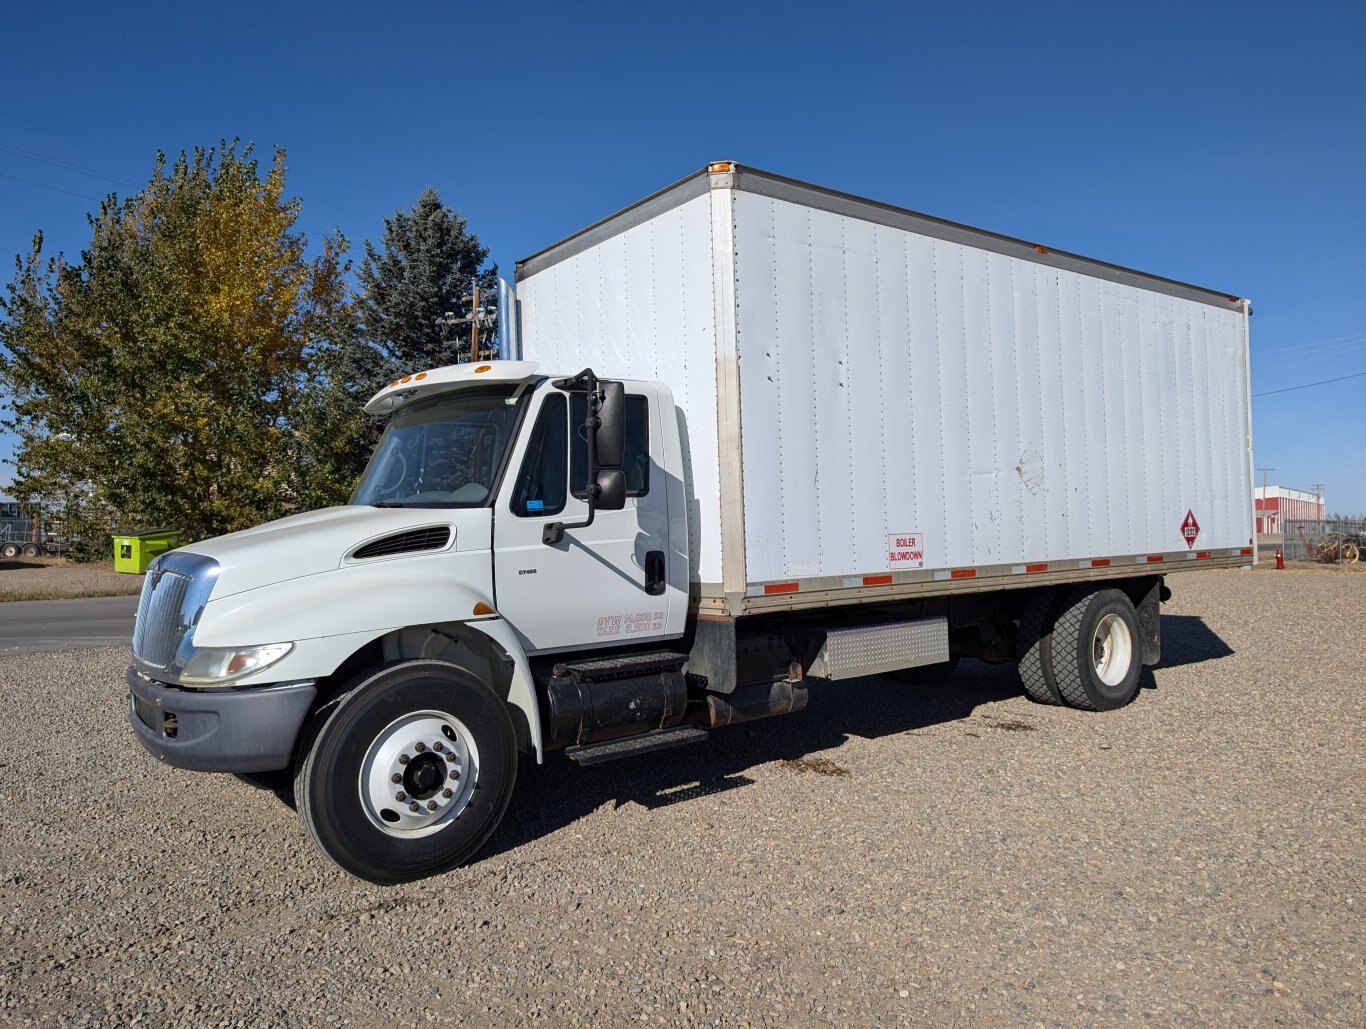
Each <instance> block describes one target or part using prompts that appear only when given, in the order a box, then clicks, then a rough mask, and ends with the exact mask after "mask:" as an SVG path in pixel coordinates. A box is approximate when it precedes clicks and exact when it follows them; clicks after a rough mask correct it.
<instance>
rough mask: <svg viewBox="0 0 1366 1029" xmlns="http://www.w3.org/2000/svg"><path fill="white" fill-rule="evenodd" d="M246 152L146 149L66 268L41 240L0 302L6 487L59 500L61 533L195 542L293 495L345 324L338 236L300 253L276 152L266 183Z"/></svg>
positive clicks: (249, 521) (300, 238) (302, 242)
mask: <svg viewBox="0 0 1366 1029" xmlns="http://www.w3.org/2000/svg"><path fill="white" fill-rule="evenodd" d="M252 152H253V148H252V146H251V145H247V146H246V147H245V148H242V149H240V151H239V146H238V144H237V142H236V141H234V142H232V143H225V144H222V145H220V146H219V147H218V148H212V149H197V150H195V152H194V153H193V154H184V153H182V154H181V155H180V157H179V158H178V159H177V160H175V161H174V162H171V163H168V162H167V160H166V158H165V157H164V156H163V155H160V154H159V155H158V156H157V160H156V164H155V167H154V170H153V174H152V178H151V181H150V182H149V183H148V184H147V186H146V187H144V188H143V189H142V190H140V191H139V192H138V193H137V194H136V195H134V196H132V197H129V198H127V199H124V200H122V201H120V200H119V198H118V197H117V196H114V195H110V196H109V197H107V198H106V199H105V200H104V201H103V202H102V203H101V205H100V208H99V212H98V213H97V214H96V215H94V216H92V217H91V218H90V224H91V230H92V232H91V235H92V238H91V242H90V244H89V246H88V248H87V249H85V250H84V251H83V252H82V254H81V260H80V263H79V264H74V265H73V264H68V263H66V262H65V261H64V260H63V259H62V257H61V256H60V255H58V256H57V257H55V258H51V259H48V258H45V257H44V255H43V241H42V237H41V236H38V237H36V238H35V240H34V244H33V247H32V250H31V252H30V253H29V254H28V255H27V256H26V257H22V258H20V259H19V260H18V262H17V264H18V267H17V271H16V275H15V278H14V280H13V281H12V282H11V283H10V286H9V288H8V291H7V293H6V295H5V297H4V298H3V300H0V344H3V347H4V352H3V353H0V384H2V385H3V386H4V387H6V388H7V390H8V392H9V394H10V397H9V399H10V404H11V416H10V418H9V420H8V421H7V423H6V424H7V426H8V427H9V428H10V429H12V430H13V431H14V432H15V433H16V434H17V435H18V440H19V445H18V448H17V451H16V459H15V465H16V469H17V475H16V477H15V482H14V492H15V494H16V497H17V498H18V499H20V500H38V499H47V500H49V501H51V500H53V499H54V498H57V499H60V500H61V501H63V502H65V504H66V506H67V512H68V520H69V524H70V525H71V528H72V531H73V532H83V533H84V534H86V535H87V537H88V538H99V537H101V536H102V534H103V533H104V532H106V531H107V530H108V529H109V528H120V529H122V528H129V527H134V526H143V527H145V526H149V525H152V524H153V523H155V524H157V525H166V526H171V527H176V528H180V529H182V530H183V531H184V532H185V533H186V534H187V536H188V538H190V539H198V538H203V537H205V536H211V535H215V534H218V533H221V532H227V531H232V530H236V529H241V528H246V527H248V526H250V525H254V524H256V523H257V522H260V521H261V520H263V519H265V518H270V517H274V516H276V515H278V514H280V513H282V512H283V511H284V510H285V509H286V507H287V506H288V505H289V504H290V503H291V502H292V499H293V498H292V494H291V486H292V484H293V483H294V482H295V481H296V479H297V473H296V470H295V468H294V464H295V462H296V461H297V460H298V454H299V446H298V443H297V440H296V438H295V435H294V429H293V426H292V424H291V415H292V414H293V412H294V408H295V406H296V404H297V402H298V399H299V396H300V394H301V391H302V390H303V388H304V386H305V384H306V381H307V376H308V373H309V371H310V369H311V368H312V367H313V365H315V364H316V363H318V362H319V361H320V360H321V359H322V356H321V355H323V354H325V353H326V352H327V351H328V350H329V349H331V348H332V346H333V344H332V340H331V338H330V336H331V334H332V332H333V331H334V330H335V328H336V326H337V324H338V323H339V322H340V321H343V320H344V318H345V307H346V291H345V285H344V282H343V279H342V276H343V274H344V273H345V271H346V268H345V265H344V263H343V262H344V255H345V251H346V242H345V240H344V239H342V238H341V237H340V236H339V235H335V234H334V235H329V236H328V237H326V238H325V239H324V241H323V243H322V247H321V253H320V254H319V255H317V256H316V257H314V258H312V259H310V258H309V257H308V256H307V254H306V249H307V241H306V239H305V237H304V235H303V233H302V232H300V231H299V230H298V229H297V228H296V226H295V222H296V219H297V217H298V212H299V208H300V201H299V200H297V199H290V198H287V197H286V196H285V155H284V151H283V150H278V149H277V150H276V151H275V152H274V155H273V160H272V161H271V164H270V166H269V168H268V169H264V174H263V169H262V168H260V167H259V166H258V163H257V161H256V160H255V159H254V158H253V156H252ZM105 542H107V540H105ZM102 545H103V544H102V543H101V546H102Z"/></svg>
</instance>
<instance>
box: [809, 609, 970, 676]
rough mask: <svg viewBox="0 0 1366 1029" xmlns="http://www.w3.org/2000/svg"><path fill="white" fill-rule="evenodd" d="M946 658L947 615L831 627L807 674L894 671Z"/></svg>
mask: <svg viewBox="0 0 1366 1029" xmlns="http://www.w3.org/2000/svg"><path fill="white" fill-rule="evenodd" d="M948 659H949V622H948V619H947V618H919V619H916V620H915V621H912V622H892V623H889V624H885V625H865V626H859V627H857V628H853V629H834V630H832V631H831V632H829V633H827V634H826V637H825V646H823V647H821V650H820V653H819V654H817V655H816V660H815V661H814V662H812V664H811V667H810V668H809V669H808V674H810V675H815V676H819V677H821V678H825V679H853V678H856V677H857V676H860V675H877V674H878V673H880V672H894V671H896V670H897V669H899V668H916V667H918V666H920V665H937V664H941V663H943V662H945V661H947V660H948Z"/></svg>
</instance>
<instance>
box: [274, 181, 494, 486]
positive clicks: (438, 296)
mask: <svg viewBox="0 0 1366 1029" xmlns="http://www.w3.org/2000/svg"><path fill="white" fill-rule="evenodd" d="M487 259H488V248H487V247H485V246H482V245H481V244H480V242H479V239H478V237H476V236H475V235H474V234H473V233H471V232H470V231H469V229H468V227H467V226H466V223H465V219H464V218H462V217H461V216H460V215H459V214H457V213H455V212H454V211H452V210H451V209H450V208H449V207H447V206H446V205H445V204H444V203H442V201H441V197H440V196H439V195H438V193H437V191H436V190H435V189H432V188H428V189H426V190H424V191H423V192H422V195H421V196H419V197H418V199H417V203H415V204H414V205H413V207H412V208H411V209H410V210H408V211H395V212H394V214H393V215H392V216H391V217H388V218H385V219H384V233H383V236H382V237H381V240H380V245H379V246H378V247H377V246H375V244H373V243H371V242H370V241H369V240H367V241H366V243H365V257H364V259H363V260H362V262H361V264H360V267H359V268H358V269H357V273H356V278H357V279H358V280H359V286H360V289H359V293H358V295H357V296H356V298H355V303H354V305H353V308H352V309H351V310H350V311H349V312H348V314H349V315H350V316H351V317H349V319H348V320H347V322H346V324H345V325H344V326H343V327H341V328H339V330H338V331H337V332H335V333H334V336H335V346H333V347H331V348H329V349H327V350H325V351H322V352H320V353H319V354H318V355H317V359H316V361H315V362H314V365H313V368H312V375H311V376H310V380H309V384H308V386H307V387H306V389H305V391H304V394H303V396H302V398H301V403H300V406H299V411H298V416H297V419H296V420H297V424H298V426H299V445H300V454H299V460H298V462H297V464H296V466H295V467H296V469H297V471H298V482H297V486H296V489H297V492H298V494H299V499H300V502H301V503H302V504H303V505H304V506H308V507H322V506H326V505H329V504H341V503H345V502H346V499H347V498H348V497H349V496H350V493H351V490H352V488H353V487H354V485H355V482H356V479H357V477H358V476H359V475H360V473H361V471H362V470H363V469H364V467H365V462H366V461H367V460H368V459H369V456H370V452H371V451H372V450H373V449H374V445H375V442H376V441H377V440H378V438H379V432H380V428H381V423H380V421H379V420H377V419H373V418H370V417H368V416H367V415H365V414H364V413H363V412H362V407H363V405H364V404H365V402H366V401H367V400H369V399H370V397H371V396H373V395H374V393H375V392H376V391H377V390H378V389H380V388H381V387H382V386H384V385H385V384H386V383H388V382H391V381H392V380H394V379H396V378H398V377H399V376H401V375H406V374H409V373H411V372H415V371H420V370H422V369H425V368H434V367H438V366H440V365H446V364H456V363H457V362H459V361H461V360H467V359H468V357H469V351H470V326H469V324H468V323H467V322H466V323H463V324H452V323H451V322H452V318H451V317H450V316H453V317H454V318H455V319H461V318H468V317H469V315H470V305H469V304H467V303H465V302H464V300H463V298H465V297H469V296H472V287H473V285H475V284H476V283H477V284H478V285H479V288H480V290H481V291H483V292H484V294H485V296H486V297H487V299H488V301H489V302H490V303H492V302H493V301H494V297H495V292H494V291H495V289H496V286H497V282H498V269H497V268H496V267H489V268H485V267H483V265H484V262H485V261H486V260H487ZM481 306H483V301H482V299H481ZM495 332H496V327H495V325H492V324H490V325H487V326H481V328H480V347H481V348H483V347H484V346H485V345H486V344H488V343H492V341H493V334H494V333H495Z"/></svg>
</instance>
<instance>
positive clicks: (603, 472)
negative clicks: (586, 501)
mask: <svg viewBox="0 0 1366 1029" xmlns="http://www.w3.org/2000/svg"><path fill="white" fill-rule="evenodd" d="M597 483H598V497H597V500H596V501H595V502H594V504H593V506H594V507H596V508H597V509H598V510H599V511H620V510H621V509H622V508H623V507H625V506H626V473H625V472H623V471H622V470H621V469H620V468H599V469H598V477H597Z"/></svg>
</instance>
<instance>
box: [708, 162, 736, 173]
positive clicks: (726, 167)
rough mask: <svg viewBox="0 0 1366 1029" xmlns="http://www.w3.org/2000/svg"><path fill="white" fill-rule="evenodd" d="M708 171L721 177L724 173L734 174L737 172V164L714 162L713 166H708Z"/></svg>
mask: <svg viewBox="0 0 1366 1029" xmlns="http://www.w3.org/2000/svg"><path fill="white" fill-rule="evenodd" d="M707 171H709V172H711V173H712V174H713V175H720V174H722V173H723V172H732V171H735V162H734V161H712V163H711V164H709V165H707Z"/></svg>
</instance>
